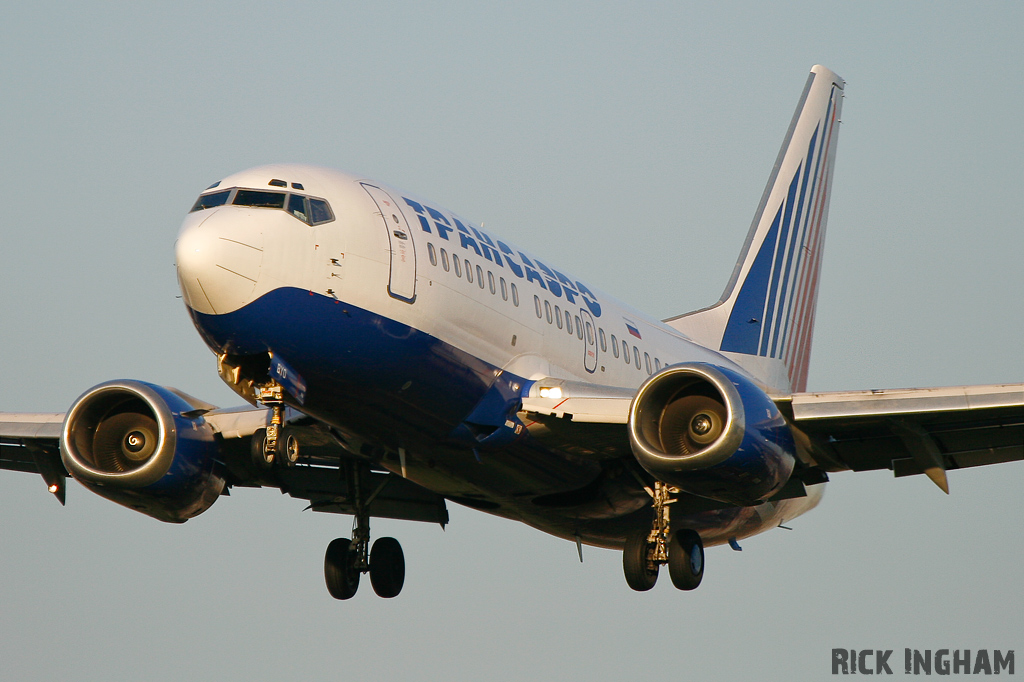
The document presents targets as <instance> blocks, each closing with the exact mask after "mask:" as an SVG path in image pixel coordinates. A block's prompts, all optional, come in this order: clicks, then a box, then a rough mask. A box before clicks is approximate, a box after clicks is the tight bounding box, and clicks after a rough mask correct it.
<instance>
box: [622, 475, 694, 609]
mask: <svg viewBox="0 0 1024 682" xmlns="http://www.w3.org/2000/svg"><path fill="white" fill-rule="evenodd" d="M647 492H648V493H650V495H651V497H653V498H654V505H653V506H654V523H653V524H652V525H653V527H652V528H651V530H650V531H646V530H639V531H636V532H635V533H633V534H632V535H630V536H629V537H628V538H626V545H625V547H624V548H623V550H622V570H623V573H624V574H625V576H626V583H627V584H628V585H629V586H630V587H631V588H633V589H634V590H636V591H638V592H646V591H647V590H649V589H651V588H652V587H654V584H655V583H656V582H657V581H658V570H659V569H660V568H661V565H662V564H668V573H669V577H671V578H672V584H673V585H675V586H676V587H677V588H678V589H680V590H692V589H695V588H696V587H697V586H698V585H700V581H701V579H703V577H704V543H703V542H702V541H701V539H700V535H698V534H697V532H696V531H694V530H691V529H689V528H683V529H680V530H678V531H676V532H675V533H674V534H673V533H672V531H671V523H670V519H669V505H670V504H672V503H673V502H675V500H674V499H673V498H672V494H673V493H676V492H678V490H676V489H674V488H671V487H670V486H668V485H666V484H664V483H662V482H660V481H657V482H655V484H654V490H650V489H648V490H647Z"/></svg>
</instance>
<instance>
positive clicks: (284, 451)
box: [277, 427, 299, 466]
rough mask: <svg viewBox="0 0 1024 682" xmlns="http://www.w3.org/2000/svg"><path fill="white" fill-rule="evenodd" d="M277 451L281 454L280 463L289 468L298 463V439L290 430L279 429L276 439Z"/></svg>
mask: <svg viewBox="0 0 1024 682" xmlns="http://www.w3.org/2000/svg"><path fill="white" fill-rule="evenodd" d="M277 450H278V452H280V453H281V457H280V463H281V464H283V465H285V466H291V465H292V464H295V463H296V462H298V461H299V439H298V438H297V437H296V436H295V431H294V430H292V429H290V428H287V427H286V428H283V429H281V435H280V436H279V437H278V439H277Z"/></svg>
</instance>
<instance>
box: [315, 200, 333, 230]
mask: <svg viewBox="0 0 1024 682" xmlns="http://www.w3.org/2000/svg"><path fill="white" fill-rule="evenodd" d="M309 217H310V221H309V222H311V223H312V224H314V225H319V224H320V223H329V222H331V221H332V220H334V213H332V212H331V206H330V204H328V203H327V202H326V201H324V200H323V199H313V198H312V197H311V198H310V199H309Z"/></svg>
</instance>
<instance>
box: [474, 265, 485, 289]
mask: <svg viewBox="0 0 1024 682" xmlns="http://www.w3.org/2000/svg"><path fill="white" fill-rule="evenodd" d="M476 282H477V284H479V285H480V288H481V289H483V288H484V271H483V268H481V267H480V266H479V265H478V266H476Z"/></svg>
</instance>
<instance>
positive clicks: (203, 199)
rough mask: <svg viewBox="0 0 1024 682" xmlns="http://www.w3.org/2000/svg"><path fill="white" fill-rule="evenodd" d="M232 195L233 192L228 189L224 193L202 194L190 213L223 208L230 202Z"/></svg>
mask: <svg viewBox="0 0 1024 682" xmlns="http://www.w3.org/2000/svg"><path fill="white" fill-rule="evenodd" d="M229 194H231V190H229V189H226V190H224V191H223V192H214V193H213V194H200V195H199V198H198V199H196V203H194V204H192V208H191V209H190V210H189V213H194V212H195V211H202V210H203V209H207V208H214V207H216V206H223V205H224V204H226V203H227V201H228V195H229Z"/></svg>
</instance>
